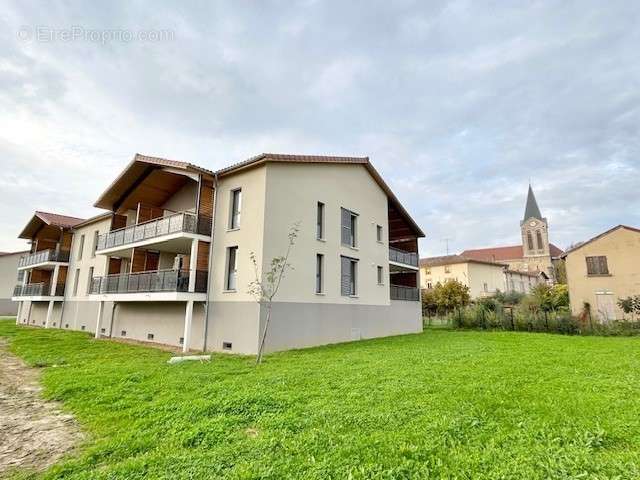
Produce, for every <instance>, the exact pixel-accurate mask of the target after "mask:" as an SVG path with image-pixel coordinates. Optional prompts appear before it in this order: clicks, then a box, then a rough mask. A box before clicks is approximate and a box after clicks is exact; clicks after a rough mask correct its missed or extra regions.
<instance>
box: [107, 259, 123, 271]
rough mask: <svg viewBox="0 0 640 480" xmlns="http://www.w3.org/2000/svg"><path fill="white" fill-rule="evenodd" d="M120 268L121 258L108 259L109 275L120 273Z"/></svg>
mask: <svg viewBox="0 0 640 480" xmlns="http://www.w3.org/2000/svg"><path fill="white" fill-rule="evenodd" d="M121 268H122V259H121V258H113V257H112V258H110V259H109V275H115V274H118V273H120V269H121Z"/></svg>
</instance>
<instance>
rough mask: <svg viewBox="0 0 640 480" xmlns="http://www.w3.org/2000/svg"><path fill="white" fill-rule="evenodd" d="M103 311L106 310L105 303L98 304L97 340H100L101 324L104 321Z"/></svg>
mask: <svg viewBox="0 0 640 480" xmlns="http://www.w3.org/2000/svg"><path fill="white" fill-rule="evenodd" d="M102 310H104V302H98V318H97V319H96V338H100V323H101V321H102Z"/></svg>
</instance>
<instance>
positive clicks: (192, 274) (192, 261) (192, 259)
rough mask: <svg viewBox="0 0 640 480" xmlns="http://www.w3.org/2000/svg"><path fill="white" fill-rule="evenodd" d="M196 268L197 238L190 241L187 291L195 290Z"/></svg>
mask: <svg viewBox="0 0 640 480" xmlns="http://www.w3.org/2000/svg"><path fill="white" fill-rule="evenodd" d="M197 268H198V240H195V239H194V240H192V241H191V254H190V255H189V291H190V292H195V290H196V269H197Z"/></svg>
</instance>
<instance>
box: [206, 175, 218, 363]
mask: <svg viewBox="0 0 640 480" xmlns="http://www.w3.org/2000/svg"><path fill="white" fill-rule="evenodd" d="M217 210H218V174H217V173H215V174H214V177H213V218H212V219H211V238H210V240H209V262H208V264H207V300H206V302H205V304H204V339H203V341H202V351H203V352H206V351H207V336H208V335H209V310H210V308H211V305H210V303H211V302H210V300H209V296H210V294H211V283H212V282H211V271H212V270H213V268H212V267H213V238H214V235H213V233H214V232H215V230H216V219H217V218H218V215H217V213H216V211H217Z"/></svg>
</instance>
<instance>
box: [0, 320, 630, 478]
mask: <svg viewBox="0 0 640 480" xmlns="http://www.w3.org/2000/svg"><path fill="white" fill-rule="evenodd" d="M0 336H7V337H10V338H11V341H12V347H11V348H12V350H13V351H14V352H15V353H16V354H18V355H19V356H21V357H23V358H25V359H26V360H27V361H28V362H29V363H31V364H34V365H40V366H43V365H54V364H61V363H63V364H64V366H62V367H52V366H45V367H44V372H43V382H44V384H45V386H46V394H47V396H48V397H50V398H53V399H57V400H60V401H62V402H64V405H65V407H66V408H68V409H69V410H70V411H71V412H73V413H74V414H75V415H76V416H77V418H78V419H79V421H80V423H81V424H82V425H83V427H84V428H85V429H86V431H88V432H89V434H90V436H91V441H90V442H89V443H88V444H87V445H85V446H83V448H82V450H81V453H80V455H79V456H78V457H76V458H72V459H69V460H67V461H66V462H65V463H62V464H59V465H58V466H56V467H54V468H53V469H52V470H49V471H48V472H47V473H46V474H45V476H44V477H45V478H73V479H80V478H81V479H107V478H109V479H121V478H127V479H130V478H139V479H142V478H168V479H169V478H170V479H181V478H184V479H187V478H188V479H196V478H272V479H282V478H322V479H325V478H336V479H337V478H340V479H342V478H388V479H397V478H412V479H413V478H450V479H454V478H455V479H507V478H508V479H512V478H522V479H538V478H540V479H542V478H597V479H604V478H639V477H640V339H638V338H598V337H565V336H560V335H545V334H527V333H511V332H499V333H490V332H453V331H446V330H430V331H427V332H425V333H424V334H421V335H409V336H404V337H395V338H387V339H379V340H373V341H364V342H359V343H352V344H344V345H336V346H329V347H323V348H316V349H309V350H301V351H293V352H288V353H281V354H275V355H269V356H268V357H267V359H266V362H265V363H264V364H263V365H262V366H261V367H259V368H257V369H256V368H255V367H254V364H253V361H252V359H249V358H239V357H232V356H215V358H214V360H213V361H212V362H211V363H208V364H199V363H183V364H178V365H173V366H169V365H167V364H166V363H165V360H166V359H168V358H169V354H168V353H166V352H162V351H159V350H155V349H151V348H144V347H137V346H130V345H124V344H119V343H115V342H109V341H95V340H93V339H91V338H90V337H89V336H88V335H86V334H83V333H77V332H63V331H59V330H46V331H45V330H41V329H30V328H24V327H22V328H17V327H16V326H15V325H14V324H13V322H11V321H0Z"/></svg>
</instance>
